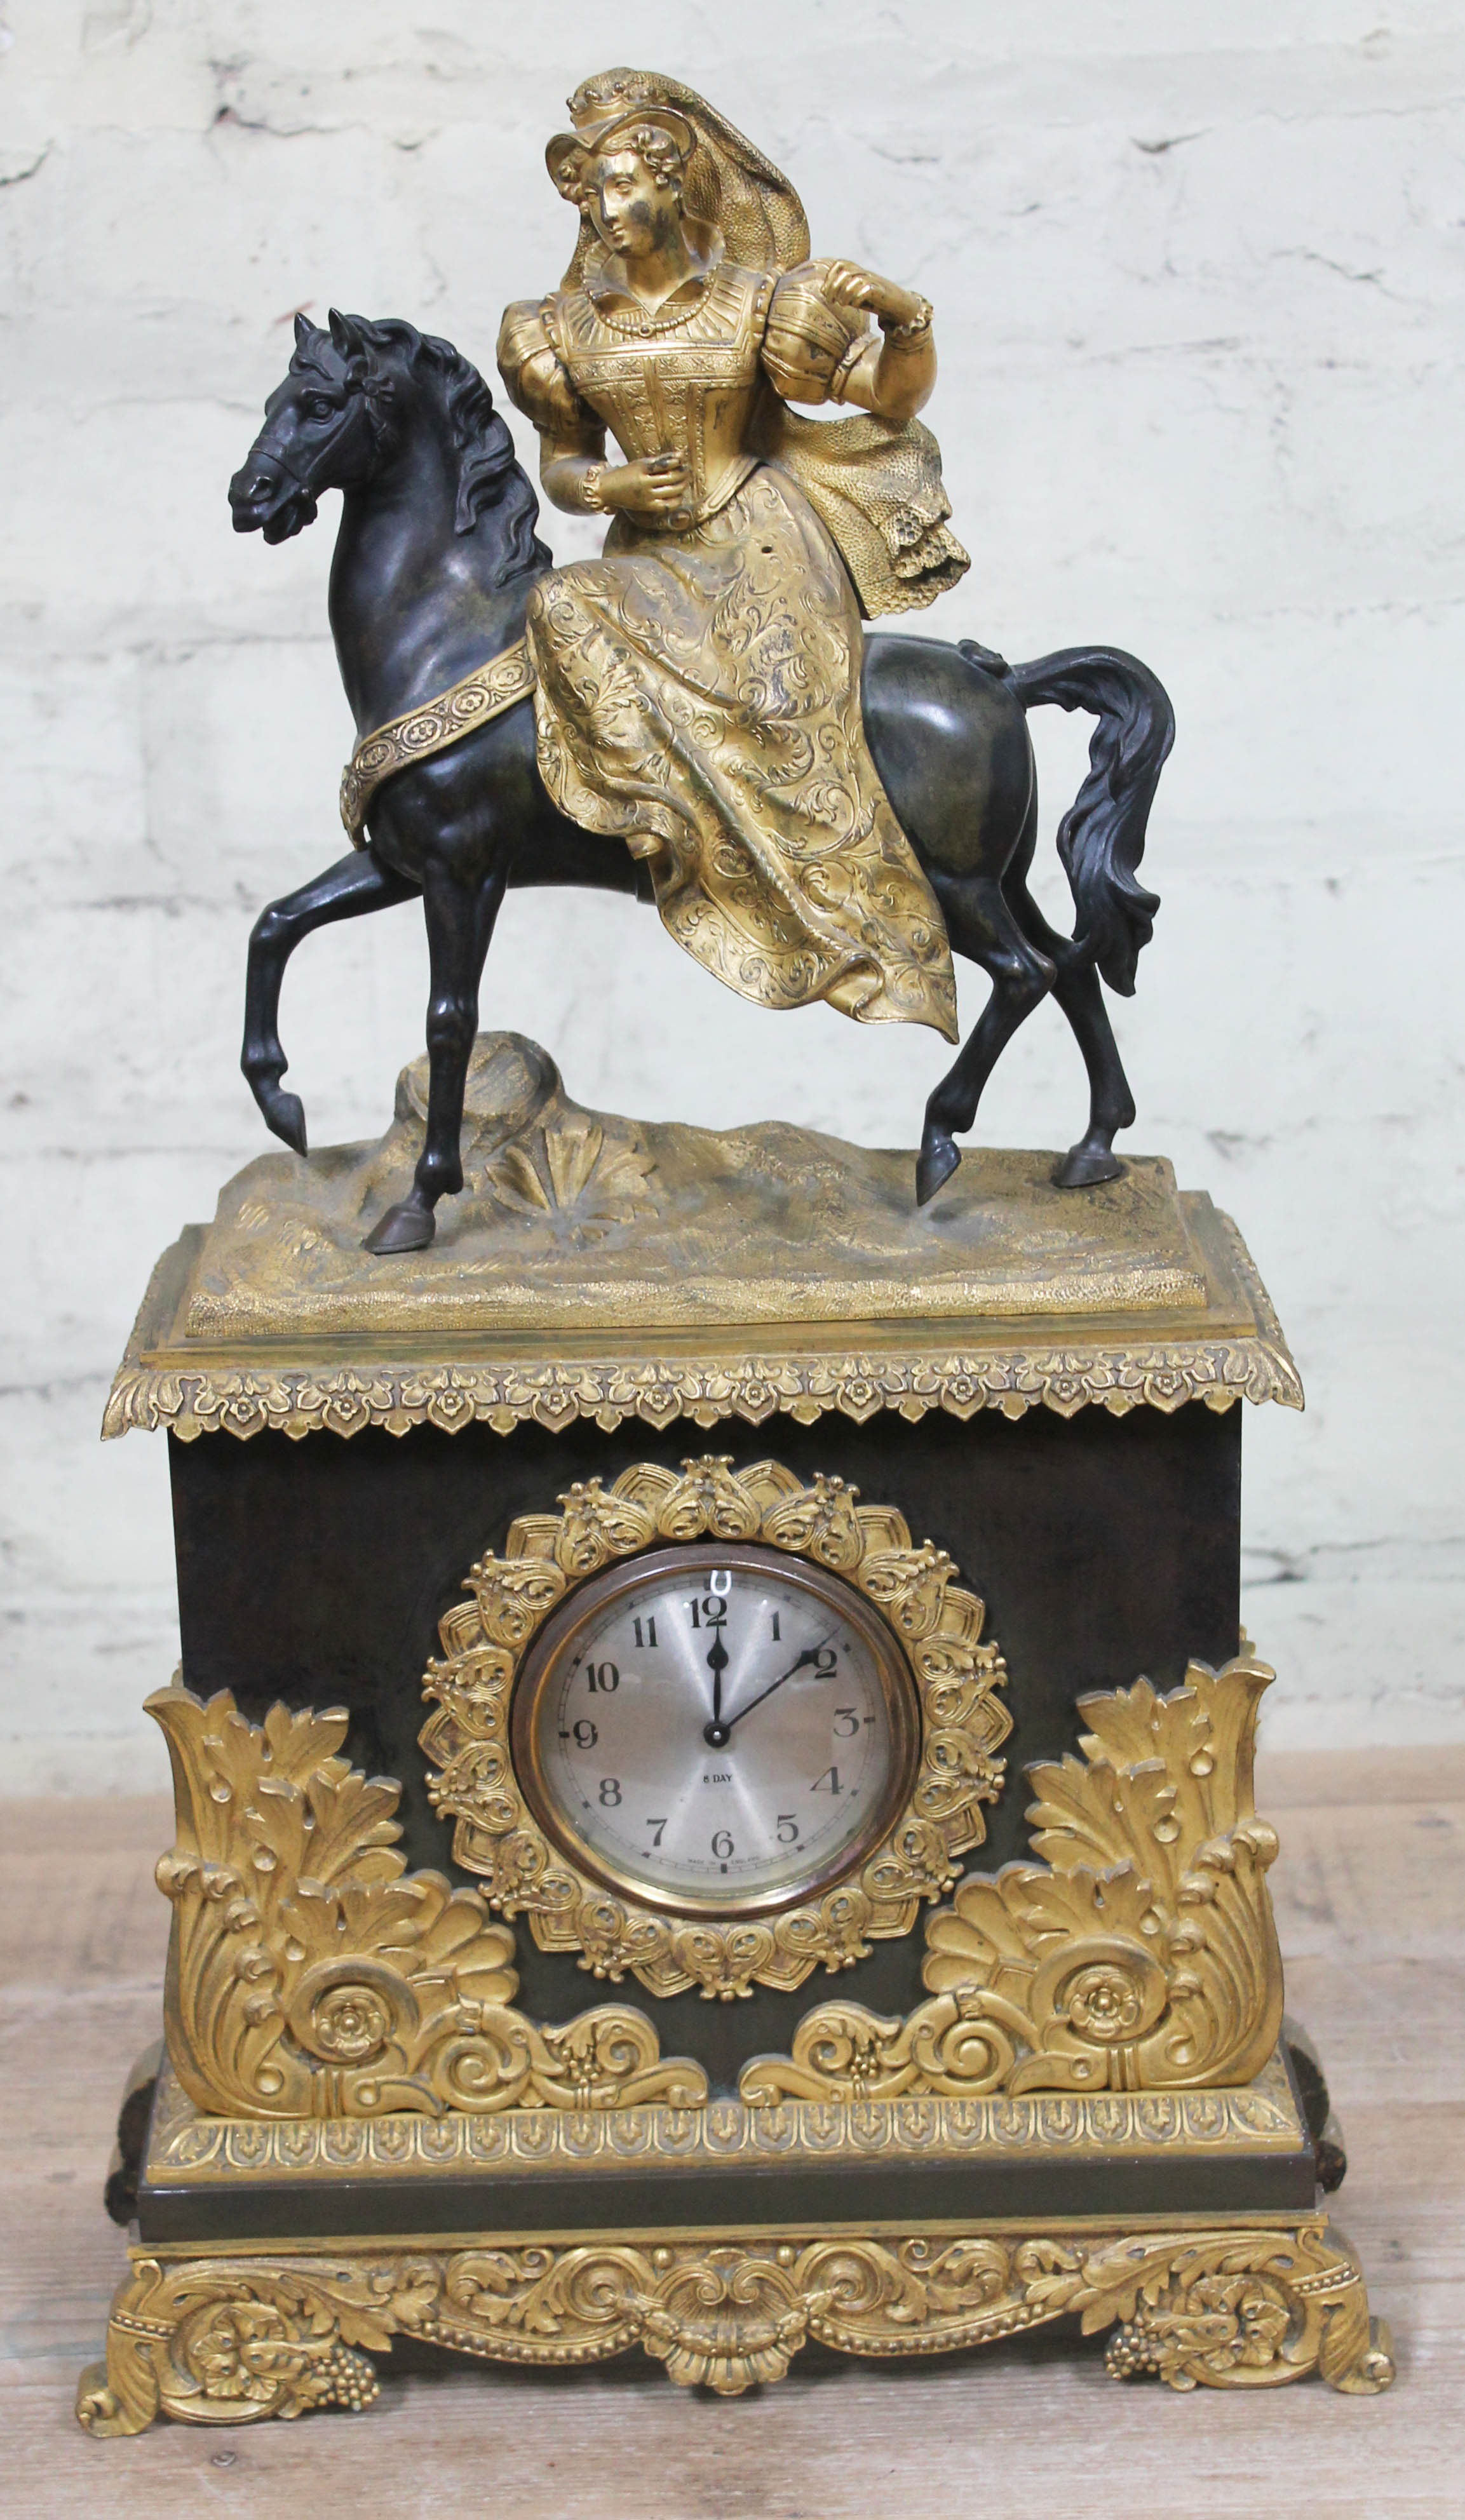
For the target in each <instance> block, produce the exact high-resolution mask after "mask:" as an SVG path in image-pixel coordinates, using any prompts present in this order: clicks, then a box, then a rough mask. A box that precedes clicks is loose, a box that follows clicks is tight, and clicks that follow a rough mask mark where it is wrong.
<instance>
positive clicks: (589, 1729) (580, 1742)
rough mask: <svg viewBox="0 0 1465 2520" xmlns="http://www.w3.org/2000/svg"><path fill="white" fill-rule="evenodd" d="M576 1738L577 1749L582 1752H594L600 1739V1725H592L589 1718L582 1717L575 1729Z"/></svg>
mask: <svg viewBox="0 0 1465 2520" xmlns="http://www.w3.org/2000/svg"><path fill="white" fill-rule="evenodd" d="M574 1738H575V1744H576V1746H577V1748H579V1749H581V1750H593V1749H594V1747H595V1744H596V1742H597V1741H598V1740H599V1739H600V1728H599V1726H598V1725H595V1724H591V1723H590V1722H589V1721H588V1720H587V1718H586V1717H585V1716H583V1715H582V1716H581V1717H580V1720H579V1722H578V1724H576V1726H575V1728H574Z"/></svg>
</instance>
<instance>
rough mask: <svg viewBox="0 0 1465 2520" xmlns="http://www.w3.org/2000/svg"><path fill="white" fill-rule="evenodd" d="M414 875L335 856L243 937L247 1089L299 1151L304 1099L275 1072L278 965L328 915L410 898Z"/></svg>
mask: <svg viewBox="0 0 1465 2520" xmlns="http://www.w3.org/2000/svg"><path fill="white" fill-rule="evenodd" d="M416 890H417V886H416V884H415V883H409V882H408V881H407V879H406V877H404V876H399V875H393V874H391V873H390V871H389V869H388V868H386V867H381V866H378V864H377V861H376V859H375V858H374V857H372V856H371V855H370V853H369V852H368V851H366V850H364V849H352V851H351V853H350V855H349V856H348V857H343V858H338V859H337V861H336V864H335V865H334V866H332V867H327V869H326V871H325V874H324V875H318V876H316V877H315V878H314V880H313V881H312V882H310V883H302V884H301V886H300V888H299V890H298V892H291V893H287V894H286V896H285V898H284V900H283V901H272V902H271V903H270V905H269V908H268V909H267V910H263V911H261V912H260V914H259V917H258V918H257V919H256V920H255V922H254V925H253V929H252V934H251V937H250V958H249V965H248V969H247V973H246V978H245V1034H244V1051H243V1054H242V1056H241V1057H240V1062H239V1063H240V1066H241V1067H242V1068H243V1069H244V1072H245V1075H246V1076H247V1077H248V1079H249V1084H250V1091H251V1093H252V1095H253V1097H254V1100H255V1102H257V1103H258V1105H259V1108H260V1110H261V1111H262V1112H263V1113H264V1116H265V1119H266V1120H267V1122H268V1123H269V1126H270V1127H271V1128H272V1129H273V1131H274V1133H275V1135H276V1137H277V1138H283V1139H284V1141H285V1144H286V1145H287V1147H294V1148H295V1150H296V1153H297V1154H298V1155H302V1154H303V1153H304V1151H305V1107H304V1104H303V1103H302V1102H301V1101H300V1098H299V1096H298V1094H282V1093H281V1091H280V1079H281V1077H282V1076H283V1075H284V1073H285V1070H286V1068H287V1067H288V1065H289V1063H290V1062H289V1060H288V1059H287V1058H286V1056H285V1052H284V1049H283V1047H282V1045H281V1041H280V987H281V983H282V981H283V980H284V977H285V966H286V964H287V963H288V962H289V960H290V958H291V956H292V954H293V953H294V952H295V949H296V947H297V946H298V944H299V943H300V941H301V939H302V938H303V937H306V936H308V935H309V934H310V931H311V929H312V928H313V927H328V926H330V924H331V922H332V921H333V920H337V919H360V918H361V917H362V916H363V914H364V913H365V912H366V911H368V910H389V909H390V908H391V907H392V905H393V903H395V902H398V901H410V899H411V898H412V895H413V894H414V893H415V892H416Z"/></svg>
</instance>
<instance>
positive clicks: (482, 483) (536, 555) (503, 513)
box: [290, 315, 552, 586]
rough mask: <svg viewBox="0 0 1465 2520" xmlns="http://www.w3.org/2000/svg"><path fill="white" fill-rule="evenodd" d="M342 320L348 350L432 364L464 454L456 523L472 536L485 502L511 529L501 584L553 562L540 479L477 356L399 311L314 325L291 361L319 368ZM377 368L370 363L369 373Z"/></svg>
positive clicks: (418, 366) (415, 366) (411, 364)
mask: <svg viewBox="0 0 1465 2520" xmlns="http://www.w3.org/2000/svg"><path fill="white" fill-rule="evenodd" d="M338 324H340V325H341V327H342V330H343V335H344V337H345V338H346V341H347V343H348V345H349V346H348V348H347V349H346V351H345V352H344V355H345V356H347V357H349V356H350V355H351V354H352V352H353V351H356V350H358V349H359V351H360V352H362V353H364V354H365V356H366V357H367V359H368V362H370V361H372V360H373V359H383V360H387V359H390V358H391V357H392V355H393V353H394V354H395V356H396V359H397V360H398V361H399V363H400V364H401V365H402V366H403V367H405V368H407V369H409V370H411V371H412V372H413V373H414V374H420V373H421V372H422V371H423V370H424V369H426V370H427V371H428V373H429V375H430V376H431V377H432V378H433V380H434V382H435V386H436V389H437V393H438V397H439V400H440V402H441V405H442V411H443V416H444V418H445V420H446V422H447V425H448V429H449V433H450V435H451V437H452V442H453V445H454V447H455V448H456V450H457V453H458V458H459V471H458V504H457V512H456V515H455V517H454V519H453V522H454V525H455V526H456V529H457V531H458V532H459V533H460V534H471V533H472V531H473V529H474V526H475V525H476V524H477V523H478V520H479V517H481V514H482V512H483V510H484V509H485V508H493V509H494V510H495V511H496V513H497V517H498V521H499V525H500V528H501V531H502V535H503V552H504V556H503V560H502V562H501V563H500V565H499V567H498V569H497V571H496V572H495V580H496V583H497V584H499V585H500V586H501V585H503V583H504V582H505V580H506V579H508V578H511V577H518V576H519V575H521V573H522V572H523V571H524V570H526V569H531V568H548V566H549V565H550V561H551V557H552V555H551V554H550V552H549V551H548V549H547V548H546V546H545V545H544V544H543V543H542V542H540V540H539V538H538V536H537V534H536V533H535V531H534V527H535V525H536V523H537V522H538V518H539V502H538V500H537V499H536V497H535V496H534V490H533V485H532V483H531V482H530V480H529V477H528V474H527V473H526V472H525V471H524V468H523V466H522V465H521V464H520V462H519V460H518V458H517V457H516V455H515V453H514V440H513V438H512V437H511V436H510V434H509V431H508V428H507V427H506V425H505V423H504V421H503V419H502V418H501V416H500V415H499V413H498V412H496V411H495V410H494V407H493V396H492V394H491V393H490V392H489V390H488V387H487V385H486V384H485V383H484V382H483V380H482V378H481V376H480V374H479V371H478V369H477V368H476V367H475V366H474V365H473V362H472V360H470V359H465V358H464V356H463V353H462V351H461V350H455V349H454V347H453V345H452V342H451V341H442V340H439V339H438V338H437V337H435V335H434V334H432V333H419V331H418V330H417V327H416V325H415V324H409V323H407V322H406V321H405V319H404V318H403V317H401V316H398V315H389V316H384V317H383V319H382V321H381V322H380V323H372V322H371V321H370V320H369V319H368V318H367V317H366V316H364V315H346V316H333V318H332V332H331V333H330V334H325V335H322V334H321V331H320V328H319V327H312V328H311V333H310V336H309V337H308V338H307V339H305V340H302V341H301V342H300V343H299V345H298V348H297V350H296V353H295V356H294V357H293V358H292V360H291V363H290V364H291V367H292V368H293V369H295V370H297V371H298V370H299V369H300V368H302V367H306V366H315V365H316V364H317V361H316V360H315V359H314V358H313V356H312V351H313V350H314V347H315V343H316V341H317V340H321V339H323V340H326V341H331V342H332V343H333V346H335V347H336V348H337V350H338V353H340V352H341V344H340V342H337V341H335V340H334V334H335V327H336V326H337V325H338ZM369 374H370V370H369V369H368V376H369Z"/></svg>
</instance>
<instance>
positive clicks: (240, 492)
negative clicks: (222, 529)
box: [229, 455, 316, 543]
mask: <svg viewBox="0 0 1465 2520" xmlns="http://www.w3.org/2000/svg"><path fill="white" fill-rule="evenodd" d="M229 509H230V513H231V515H232V516H233V518H234V530H235V532H236V533H237V534H263V536H264V539H265V541H266V542H267V543H283V542H288V541H289V540H290V537H291V535H292V534H298V533H299V532H300V531H301V530H302V529H303V528H304V526H306V525H310V524H313V523H314V522H315V514H316V502H315V500H314V498H313V497H312V495H311V493H310V492H309V491H308V490H307V489H306V488H305V485H304V483H303V482H302V481H298V480H297V479H296V478H295V476H294V474H293V473H290V472H286V471H285V470H284V468H283V467H282V466H281V465H278V464H273V463H271V462H270V461H269V459H268V457H266V456H261V455H251V457H250V458H249V461H248V462H247V463H245V464H242V465H241V466H240V468H239V471H238V472H236V473H235V475H234V478H233V480H232V481H231V482H230V484H229Z"/></svg>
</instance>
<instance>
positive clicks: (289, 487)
mask: <svg viewBox="0 0 1465 2520" xmlns="http://www.w3.org/2000/svg"><path fill="white" fill-rule="evenodd" d="M295 343H296V345H295V355H294V357H293V358H292V360H291V362H290V367H289V369H288V371H287V373H286V376H285V379H284V382H282V383H280V384H278V385H277V386H276V387H275V390H274V392H273V393H272V394H271V395H270V398H269V400H268V402H267V403H266V404H265V406H264V427H262V428H261V430H260V432H259V434H258V436H257V437H256V438H255V440H254V443H253V445H252V447H251V449H250V452H249V454H248V456H247V457H246V459H245V461H244V463H243V464H242V465H241V466H240V469H239V471H238V472H236V473H235V475H234V478H233V480H232V481H231V482H230V484H229V505H230V507H231V509H232V510H233V512H234V530H235V532H236V533H237V534H252V533H262V534H263V536H264V539H265V541H266V542H267V543H283V542H287V541H288V540H289V538H290V536H291V535H292V534H298V533H299V532H300V531H301V529H302V527H304V526H305V525H310V524H313V523H314V522H315V512H316V506H317V503H318V501H319V499H320V494H321V492H322V491H323V490H345V489H351V488H354V487H355V486H357V485H358V484H360V483H363V482H366V481H368V480H369V479H370V478H371V475H372V473H373V472H375V470H376V467H377V463H378V459H379V457H380V454H381V451H382V446H383V443H384V440H385V437H386V434H387V407H388V405H389V401H390V398H391V380H390V378H389V377H387V376H384V375H382V374H381V373H380V372H378V373H376V374H374V373H373V363H372V361H371V359H370V357H369V356H368V354H367V351H366V347H365V344H364V342H363V340H362V337H361V326H360V323H359V320H358V319H357V318H355V317H353V316H349V315H338V313H337V312H336V309H335V307H334V306H333V307H332V309H331V329H330V331H329V332H324V331H322V329H321V327H320V326H319V325H318V324H311V323H308V322H307V321H306V319H305V317H304V316H303V315H298V316H297V317H296V319H295Z"/></svg>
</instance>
